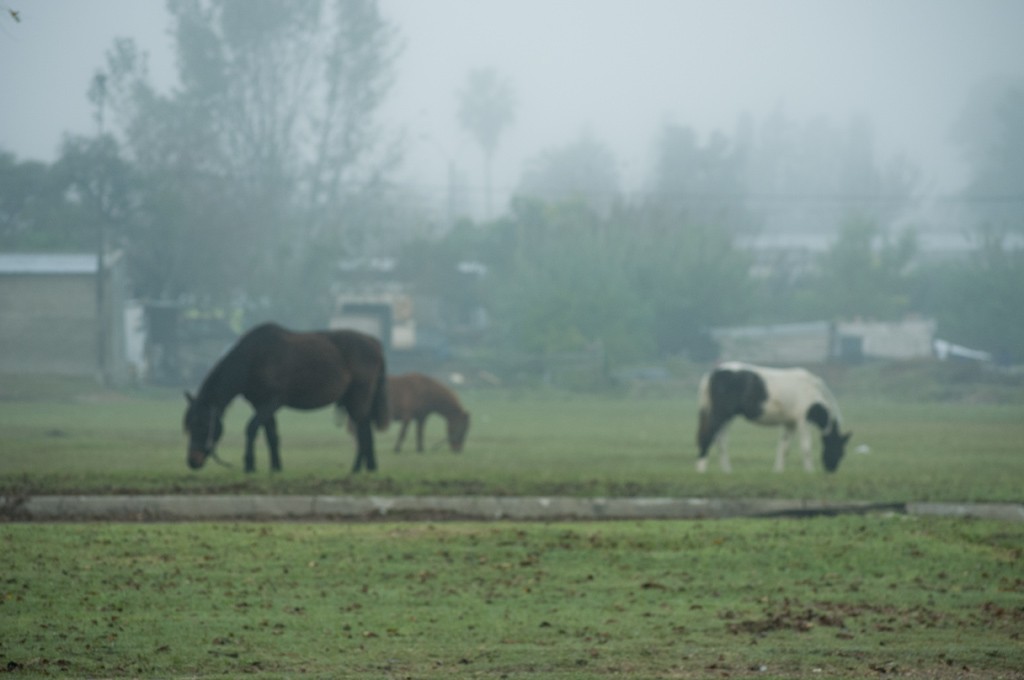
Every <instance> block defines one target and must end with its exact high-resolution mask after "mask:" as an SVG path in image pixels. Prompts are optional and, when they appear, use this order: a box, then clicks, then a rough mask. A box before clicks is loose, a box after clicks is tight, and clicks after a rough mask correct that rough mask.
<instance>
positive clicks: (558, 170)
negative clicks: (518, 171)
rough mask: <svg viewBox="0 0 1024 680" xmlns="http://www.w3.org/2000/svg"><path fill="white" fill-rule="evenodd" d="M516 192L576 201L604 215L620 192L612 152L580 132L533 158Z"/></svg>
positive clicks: (616, 168) (528, 195) (534, 196)
mask: <svg viewBox="0 0 1024 680" xmlns="http://www.w3.org/2000/svg"><path fill="white" fill-rule="evenodd" d="M517 193H518V194H520V195H522V196H527V197H533V198H539V199H542V200H544V201H547V202H580V203H583V204H585V205H587V206H589V207H590V208H591V209H593V210H594V211H595V212H596V213H597V214H599V215H607V214H608V211H609V210H610V209H611V207H612V205H613V204H614V203H615V202H616V201H617V200H618V199H619V193H620V190H619V172H618V167H617V163H616V160H615V156H614V155H612V152H611V151H609V150H608V147H606V146H605V145H604V144H602V143H601V142H599V141H597V140H596V139H594V138H592V137H590V136H589V135H583V136H581V137H580V138H579V139H578V140H576V141H575V142H572V143H570V144H567V145H565V146H563V147H559V148H556V149H551V150H549V151H546V152H544V153H543V154H541V155H540V156H539V157H537V158H536V159H534V160H533V162H532V163H531V164H530V165H529V166H528V167H527V169H526V172H524V173H523V177H522V179H521V180H520V183H519V189H518V191H517Z"/></svg>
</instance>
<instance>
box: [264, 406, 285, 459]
mask: <svg viewBox="0 0 1024 680" xmlns="http://www.w3.org/2000/svg"><path fill="white" fill-rule="evenodd" d="M263 434H265V435H266V436H267V446H268V447H269V448H270V469H271V470H272V471H273V472H280V471H281V438H280V437H278V436H277V418H275V417H274V416H270V417H269V418H267V419H266V420H264V421H263Z"/></svg>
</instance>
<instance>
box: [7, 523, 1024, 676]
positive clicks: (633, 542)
mask: <svg viewBox="0 0 1024 680" xmlns="http://www.w3.org/2000/svg"><path fill="white" fill-rule="evenodd" d="M0 544H2V550H0V573H2V575H3V576H2V579H0V664H2V666H3V669H4V670H6V671H8V672H12V674H13V675H15V676H28V675H33V676H34V675H59V676H61V677H166V678H172V677H208V678H213V677H243V676H249V675H253V674H259V675H263V676H267V677H294V676H300V675H302V676H307V677H352V678H521V677H538V678H600V677H609V676H615V677H638V678H697V677H759V678H767V677H773V678H793V677H805V678H821V677H827V678H847V677H848V678H864V677H878V676H896V677H915V678H959V677H972V678H1014V677H1017V678H1019V677H1022V672H1021V669H1024V645H1022V644H1021V635H1022V633H1024V579H1022V578H1021V577H1022V573H1021V570H1020V565H1021V559H1022V557H1024V555H1022V546H1024V526H1021V525H1018V524H1000V523H996V522H991V521H971V520H948V519H935V518H931V519H924V518H911V517H905V516H900V515H893V516H882V515H873V516H866V517H833V518H816V519H807V520H766V519H762V520H717V521H695V522H693V521H692V522H676V521H662V522H643V523H636V522H604V523H571V524H560V523H554V524H541V523H532V524H517V523H493V524H488V523H440V524H434V523H415V522H414V523H405V524H333V523H332V524H327V523H324V524H292V523H281V524H255V523H252V524H249V523H242V524H221V523H198V524H65V525H61V524H47V525H36V524H20V525H19V524H13V525H12V524H8V525H0ZM0 672H2V671H0Z"/></svg>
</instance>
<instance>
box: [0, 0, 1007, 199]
mask: <svg viewBox="0 0 1024 680" xmlns="http://www.w3.org/2000/svg"><path fill="white" fill-rule="evenodd" d="M6 4H8V5H10V6H11V7H12V8H14V9H18V10H20V11H21V18H22V21H21V23H15V22H13V21H12V20H10V17H8V16H6V14H5V15H4V16H3V17H0V102H2V105H0V148H3V149H4V150H8V151H13V152H15V153H16V154H17V156H18V157H19V158H20V159H28V158H33V159H40V160H47V161H49V160H53V159H54V158H55V156H56V153H57V150H58V148H59V144H60V139H61V136H62V134H64V133H65V132H74V133H92V132H94V131H95V126H94V123H93V121H92V119H91V111H90V108H89V104H88V102H87V100H86V96H85V93H86V90H87V88H88V84H89V80H90V79H91V77H92V75H93V73H94V72H95V71H96V70H97V69H98V68H100V67H101V66H102V65H103V55H104V53H105V51H106V50H107V49H108V48H109V46H110V44H111V42H112V40H113V38H114V37H115V36H129V37H132V38H134V39H136V41H137V42H138V43H139V45H140V47H141V48H142V49H144V50H146V51H148V52H149V54H150V70H151V73H152V75H153V76H154V80H155V82H156V83H157V85H158V87H160V88H162V89H167V88H170V87H172V86H173V84H174V54H173V52H172V51H171V41H170V38H169V37H168V35H167V27H168V23H167V16H166V12H165V10H164V4H163V2H162V1H158V0H90V1H89V2H82V1H81V0H32V1H31V2H30V1H29V0H10V2H8V3H6ZM381 7H382V10H383V12H384V13H385V15H386V16H387V17H388V18H389V19H390V20H391V21H392V22H393V23H394V24H395V25H396V26H397V28H398V30H399V35H400V39H401V41H402V44H403V45H404V49H403V51H402V53H401V57H400V59H399V61H398V64H397V74H396V76H397V79H396V84H395V89H394V91H393V95H392V97H391V100H390V101H389V103H388V105H387V109H386V112H385V121H386V123H387V125H389V126H390V127H392V128H393V129H396V130H398V129H401V130H404V132H405V134H406V136H407V137H408V139H409V140H410V144H409V148H408V162H407V164H406V167H405V169H404V171H403V178H404V179H405V180H406V181H408V182H409V183H411V184H413V185H414V186H416V187H418V188H419V189H421V190H422V191H423V192H425V193H427V194H430V193H431V192H436V193H441V192H443V191H444V182H445V181H446V180H445V177H446V171H447V167H448V164H449V162H452V163H454V164H456V165H457V166H458V167H459V169H460V170H461V171H462V172H464V173H466V174H474V173H477V172H478V171H479V168H480V167H481V159H480V154H479V150H478V149H477V147H476V146H475V144H474V143H473V141H472V140H471V139H470V138H469V137H468V136H467V135H466V134H465V132H464V131H462V130H461V128H460V127H459V125H458V122H457V114H456V112H457V106H458V102H457V92H458V91H459V89H460V87H461V86H462V84H463V82H464V81H465V79H466V76H467V73H468V72H469V71H470V70H471V69H475V68H483V67H490V68H494V69H496V70H497V71H498V72H500V73H502V74H503V75H505V76H506V77H507V78H508V79H509V80H510V81H511V83H512V84H513V86H514V88H515V91H516V97H517V101H518V106H517V112H516V119H515V123H514V124H513V126H512V127H511V128H510V129H509V130H508V131H507V132H506V134H505V135H504V136H503V137H502V139H501V141H500V143H499V147H498V151H497V157H496V166H495V173H494V181H495V185H496V187H498V188H501V189H510V188H512V187H513V186H514V185H515V183H516V182H517V181H518V179H519V175H520V172H521V170H522V164H523V163H524V162H525V161H528V160H529V159H531V158H533V157H535V156H537V155H538V154H539V153H541V152H542V151H544V150H546V149H550V148H552V147H556V146H563V145H566V144H568V143H570V142H572V141H575V140H577V139H578V138H579V137H580V136H581V135H582V134H584V133H586V134H589V135H591V136H592V137H594V138H596V139H598V140H600V141H603V142H605V143H606V144H607V145H608V146H609V147H610V148H611V150H612V151H613V153H614V154H615V155H616V157H617V158H618V159H619V160H620V164H621V167H620V171H621V173H622V176H623V178H624V180H625V182H626V184H627V187H626V188H627V189H628V188H635V187H636V186H638V184H639V183H640V182H642V181H643V180H644V179H645V178H646V176H647V174H648V172H649V170H650V166H651V163H652V154H651V152H652V148H653V145H654V143H655V140H656V137H657V134H658V131H659V130H660V128H661V126H662V125H664V124H665V123H666V122H673V123H679V124H684V125H690V126H692V127H694V128H695V129H696V130H697V131H698V132H700V133H702V134H708V133H710V132H712V131H715V130H719V131H722V132H725V133H726V134H728V135H731V134H732V132H733V130H734V127H735V124H736V120H737V117H738V116H739V115H740V114H741V113H744V112H746V113H750V114H752V115H754V116H756V117H758V118H761V117H763V116H765V115H767V114H769V113H771V112H775V111H779V112H782V113H784V114H785V115H786V116H787V117H789V118H791V119H795V120H801V121H803V120H809V119H811V118H814V117H816V116H821V115H825V116H828V117H829V118H830V119H832V120H833V122H835V123H837V124H845V123H846V122H848V121H849V119H850V118H851V117H852V116H855V115H866V116H868V117H869V118H870V119H871V120H872V121H873V124H874V130H875V133H876V140H877V142H878V153H879V155H880V156H881V157H883V158H888V157H891V156H894V155H896V154H905V155H906V156H907V157H909V158H910V160H911V161H912V162H914V163H915V164H916V165H918V166H919V167H920V168H921V170H922V172H923V174H924V177H925V180H926V181H925V185H926V187H933V188H934V190H935V191H938V192H943V191H955V190H957V189H958V188H959V185H960V183H961V182H962V180H963V172H964V170H963V168H962V167H961V166H960V165H959V164H958V157H957V154H956V150H955V148H954V147H953V146H952V145H951V143H950V140H949V132H950V128H951V126H952V124H953V122H954V121H955V120H956V118H957V117H958V116H959V114H960V113H961V111H962V110H963V108H964V105H965V102H966V99H967V97H968V94H969V92H970V90H971V87H972V86H973V85H975V84H976V83H978V82H980V81H983V80H986V79H990V78H993V77H1006V76H1021V75H1022V74H1024V40H1021V27H1022V26H1024V2H1020V0H897V1H893V0H772V1H767V0H637V1H627V0H381ZM498 204H499V205H500V202H499V203H498Z"/></svg>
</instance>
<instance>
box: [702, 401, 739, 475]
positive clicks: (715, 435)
mask: <svg viewBox="0 0 1024 680" xmlns="http://www.w3.org/2000/svg"><path fill="white" fill-rule="evenodd" d="M731 420H732V415H728V416H726V417H724V418H723V417H722V416H721V415H719V414H717V413H715V412H714V411H713V410H712V409H702V410H701V412H700V417H699V419H698V421H697V447H698V449H699V451H698V453H697V472H707V469H708V452H709V451H710V450H711V447H712V446H713V445H714V444H715V443H716V442H718V451H719V453H720V454H721V453H723V452H724V451H725V449H724V443H723V442H722V441H721V437H720V435H721V434H722V433H723V432H724V431H725V428H726V427H727V426H728V425H729V422H730V421H731ZM726 455H728V454H726Z"/></svg>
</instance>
